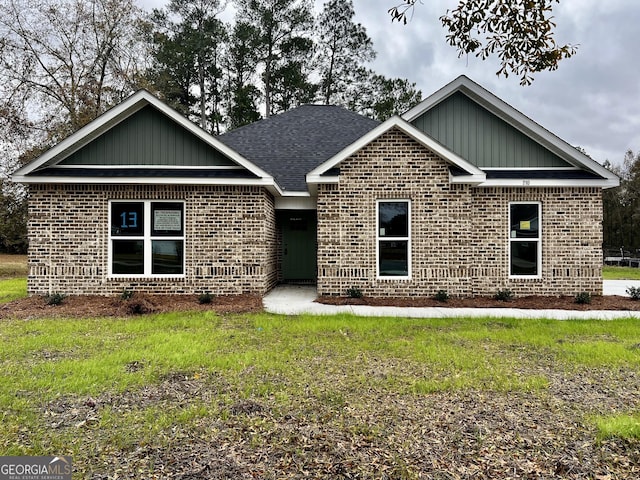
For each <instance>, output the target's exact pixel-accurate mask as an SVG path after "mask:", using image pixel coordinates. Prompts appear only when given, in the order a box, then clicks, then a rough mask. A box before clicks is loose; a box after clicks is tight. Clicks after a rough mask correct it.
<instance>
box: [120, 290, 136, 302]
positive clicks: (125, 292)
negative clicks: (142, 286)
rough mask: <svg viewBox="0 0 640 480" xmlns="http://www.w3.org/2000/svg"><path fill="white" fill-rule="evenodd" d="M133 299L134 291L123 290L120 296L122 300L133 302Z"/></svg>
mask: <svg viewBox="0 0 640 480" xmlns="http://www.w3.org/2000/svg"><path fill="white" fill-rule="evenodd" d="M131 297H133V290H127V289H126V288H125V289H124V290H122V293H121V294H120V299H121V300H131Z"/></svg>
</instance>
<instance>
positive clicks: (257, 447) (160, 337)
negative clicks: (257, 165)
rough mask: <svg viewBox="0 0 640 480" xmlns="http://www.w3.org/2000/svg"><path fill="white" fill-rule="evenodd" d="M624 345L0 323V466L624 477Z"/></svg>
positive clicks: (256, 318) (332, 323)
mask: <svg viewBox="0 0 640 480" xmlns="http://www.w3.org/2000/svg"><path fill="white" fill-rule="evenodd" d="M639 338H640V323H639V322H638V321H637V320H632V319H630V320H616V321H608V322H603V321H562V322H560V321H547V320H512V319H502V318H501V319H489V318H487V319H464V318H460V319H438V320H430V319H388V318H387V319H384V318H382V319H381V318H358V317H352V316H346V315H343V316H334V317H313V316H302V317H284V316H277V315H269V314H246V315H223V316H219V315H216V314H214V313H213V312H206V313H197V314H196V313H192V314H189V313H171V314H162V315H155V316H141V317H133V318H129V319H112V318H109V319H99V318H87V319H81V320H79V319H68V320H49V319H45V320H30V321H24V320H6V319H5V320H2V321H0V369H1V370H2V372H3V375H2V376H0V414H2V425H3V428H2V429H0V455H54V454H55V455H71V456H72V457H73V462H74V470H75V472H76V476H74V478H115V477H116V476H117V477H118V478H141V479H142V478H168V477H182V478H213V479H215V478H267V479H270V478H303V477H309V478H327V479H333V478H394V479H413V478H472V477H473V478H516V477H517V478H597V477H602V478H607V476H609V477H610V478H637V476H638V474H639V473H640V470H639V465H640V458H639V455H640V454H639V453H638V452H639V451H640V433H639V428H638V422H639V421H640V420H639V416H638V413H639V410H640V408H639V405H640V344H638V339H639ZM114 472H115V473H114Z"/></svg>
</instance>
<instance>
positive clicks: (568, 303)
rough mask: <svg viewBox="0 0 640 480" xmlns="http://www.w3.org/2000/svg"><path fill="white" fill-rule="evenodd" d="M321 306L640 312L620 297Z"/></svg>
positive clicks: (357, 301)
mask: <svg viewBox="0 0 640 480" xmlns="http://www.w3.org/2000/svg"><path fill="white" fill-rule="evenodd" d="M316 302H318V303H324V304H327V305H369V306H374V307H380V306H389V307H443V308H449V307H450V308H529V309H535V310H541V309H554V310H633V311H638V310H640V301H637V300H632V299H631V298H630V297H622V296H618V295H606V296H593V297H591V303H589V304H578V303H576V301H575V298H574V297H570V296H560V297H544V296H528V297H518V298H514V299H513V300H509V301H507V302H505V301H500V300H496V299H494V298H493V297H473V298H450V299H449V300H448V301H446V302H439V301H437V300H435V299H434V298H429V297H388V298H370V297H363V298H349V297H320V298H318V299H317V300H316Z"/></svg>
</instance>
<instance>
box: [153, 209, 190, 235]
mask: <svg viewBox="0 0 640 480" xmlns="http://www.w3.org/2000/svg"><path fill="white" fill-rule="evenodd" d="M151 218H152V219H153V225H152V227H151V235H156V236H163V235H164V236H173V237H180V236H182V235H183V234H184V228H183V221H182V218H183V204H182V203H165V202H162V203H159V202H158V203H152V204H151Z"/></svg>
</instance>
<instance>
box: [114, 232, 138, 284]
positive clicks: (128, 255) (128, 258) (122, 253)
mask: <svg viewBox="0 0 640 480" xmlns="http://www.w3.org/2000/svg"><path fill="white" fill-rule="evenodd" d="M112 247H113V252H112V254H113V259H112V264H111V271H112V273H114V274H120V275H135V274H143V273H144V242H143V241H142V240H113V244H112Z"/></svg>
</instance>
